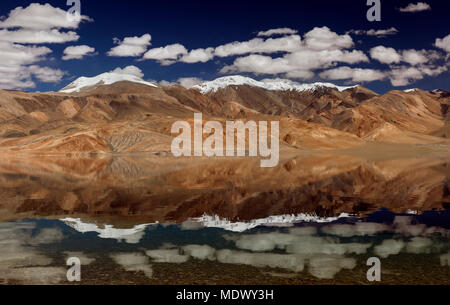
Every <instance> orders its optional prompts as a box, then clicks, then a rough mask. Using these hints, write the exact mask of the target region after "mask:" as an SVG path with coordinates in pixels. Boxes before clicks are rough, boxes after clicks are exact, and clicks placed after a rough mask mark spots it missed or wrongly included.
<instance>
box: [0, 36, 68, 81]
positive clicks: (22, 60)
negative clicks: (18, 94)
mask: <svg viewBox="0 0 450 305" xmlns="http://www.w3.org/2000/svg"><path fill="white" fill-rule="evenodd" d="M51 52H52V51H51V50H50V49H49V48H47V47H37V46H23V45H19V44H14V43H8V42H0V54H2V62H0V88H2V89H20V88H34V87H35V83H34V82H33V80H32V76H33V75H35V76H36V77H37V78H38V79H39V80H41V81H48V82H55V81H58V80H60V79H61V77H62V75H63V74H64V73H63V72H62V71H61V70H54V69H51V68H45V67H44V68H43V67H39V68H38V67H37V66H35V65H33V66H29V65H31V64H34V63H36V62H38V61H41V60H43V59H44V58H45V55H47V54H50V53H51ZM52 73H54V75H53V76H52V75H49V74H52Z"/></svg>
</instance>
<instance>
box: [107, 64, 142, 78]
mask: <svg viewBox="0 0 450 305" xmlns="http://www.w3.org/2000/svg"><path fill="white" fill-rule="evenodd" d="M110 73H117V74H128V75H134V76H137V77H140V78H142V77H144V73H142V70H141V69H139V68H138V67H136V66H127V67H125V68H123V69H122V68H116V69H114V70H112V71H110Z"/></svg>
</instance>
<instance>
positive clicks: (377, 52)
mask: <svg viewBox="0 0 450 305" xmlns="http://www.w3.org/2000/svg"><path fill="white" fill-rule="evenodd" d="M370 57H372V58H373V59H376V60H378V61H379V62H381V63H383V64H392V63H399V62H400V61H401V59H402V56H401V55H400V54H399V53H397V51H396V50H395V49H393V48H386V47H384V46H377V47H375V48H372V49H371V50H370Z"/></svg>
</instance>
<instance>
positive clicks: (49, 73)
mask: <svg viewBox="0 0 450 305" xmlns="http://www.w3.org/2000/svg"><path fill="white" fill-rule="evenodd" d="M28 71H29V72H30V73H31V74H32V75H34V76H35V77H36V78H37V79H38V80H40V81H41V82H44V83H58V82H60V81H61V79H62V77H63V76H64V74H65V73H64V71H62V70H59V69H52V68H49V67H39V66H36V65H33V66H29V67H28Z"/></svg>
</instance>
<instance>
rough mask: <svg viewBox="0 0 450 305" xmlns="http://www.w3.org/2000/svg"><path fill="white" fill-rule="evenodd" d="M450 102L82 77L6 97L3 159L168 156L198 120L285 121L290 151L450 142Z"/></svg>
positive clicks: (284, 86)
mask: <svg viewBox="0 0 450 305" xmlns="http://www.w3.org/2000/svg"><path fill="white" fill-rule="evenodd" d="M449 107H450V94H449V93H448V92H446V91H443V90H434V91H432V92H428V91H423V90H420V89H411V90H407V91H406V92H405V91H391V92H388V93H386V94H384V95H379V94H377V93H375V92H373V91H371V90H369V89H367V88H364V87H362V86H352V87H340V86H336V85H333V84H329V83H314V84H300V83H297V82H293V81H290V80H284V79H272V80H262V81H256V80H253V79H251V78H248V77H243V76H227V77H222V78H219V79H216V80H214V81H211V82H205V83H203V84H200V85H198V86H195V87H193V88H191V89H186V88H184V87H181V86H179V85H170V86H161V85H156V84H153V83H150V82H147V81H144V80H143V79H141V78H139V77H137V76H134V75H128V74H121V73H104V74H101V75H98V76H96V77H91V78H87V77H81V78H79V79H77V80H75V81H74V82H73V83H71V84H70V85H68V86H67V87H65V88H63V89H62V90H61V91H60V92H49V93H27V92H21V91H8V90H0V151H3V152H8V151H14V152H17V151H22V152H29V153H49V154H53V153H75V154H78V153H92V152H99V153H109V152H121V153H124V152H149V153H153V154H167V153H168V152H169V151H170V143H171V141H172V136H171V134H170V128H171V125H172V123H173V122H175V121H176V120H179V119H186V120H188V121H189V120H191V121H192V118H193V113H194V112H202V113H203V114H204V118H205V119H208V118H214V119H216V120H219V121H225V120H229V119H242V120H247V119H253V120H259V119H264V120H279V121H280V133H281V134H280V137H281V138H280V140H281V142H282V149H288V150H298V149H319V150H324V149H325V150H329V149H338V148H346V147H353V146H359V145H363V144H365V143H369V142H394V143H409V144H443V145H448V144H449V143H450V141H449V140H448V138H449V137H450V128H449V126H450V124H449V121H450V115H449Z"/></svg>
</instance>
